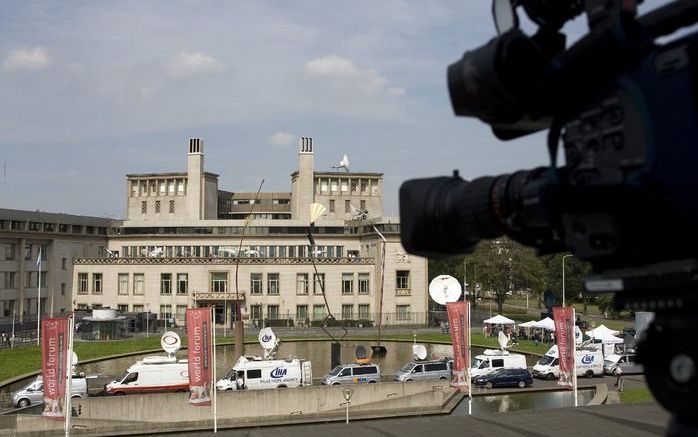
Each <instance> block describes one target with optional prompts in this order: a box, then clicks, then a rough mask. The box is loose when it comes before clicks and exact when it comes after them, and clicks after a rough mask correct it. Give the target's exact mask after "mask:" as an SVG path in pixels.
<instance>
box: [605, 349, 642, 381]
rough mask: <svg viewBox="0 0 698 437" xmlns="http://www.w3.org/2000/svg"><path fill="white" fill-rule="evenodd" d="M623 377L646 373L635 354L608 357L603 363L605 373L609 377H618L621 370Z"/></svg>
mask: <svg viewBox="0 0 698 437" xmlns="http://www.w3.org/2000/svg"><path fill="white" fill-rule="evenodd" d="M618 369H620V371H622V372H623V375H632V374H637V373H644V371H645V370H644V368H643V367H642V364H640V363H638V362H637V359H636V357H635V354H612V355H608V356H607V357H606V359H605V360H604V362H603V372H604V373H606V374H607V375H615V376H618V373H619V370H618Z"/></svg>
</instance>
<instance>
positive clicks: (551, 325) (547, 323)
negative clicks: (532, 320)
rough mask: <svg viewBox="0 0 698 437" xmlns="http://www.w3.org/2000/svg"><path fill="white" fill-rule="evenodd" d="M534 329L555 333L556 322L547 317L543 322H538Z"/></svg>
mask: <svg viewBox="0 0 698 437" xmlns="http://www.w3.org/2000/svg"><path fill="white" fill-rule="evenodd" d="M533 327H534V328H543V329H547V330H548V331H555V322H554V321H553V319H551V318H550V317H546V318H544V319H543V320H539V321H537V322H536V324H535V325H533Z"/></svg>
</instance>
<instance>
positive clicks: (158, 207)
mask: <svg viewBox="0 0 698 437" xmlns="http://www.w3.org/2000/svg"><path fill="white" fill-rule="evenodd" d="M168 204H169V208H168V212H169V213H170V214H174V212H175V201H174V200H170V201H168ZM154 208H155V214H160V213H161V212H162V206H161V202H160V201H159V200H156V201H155V202H154ZM141 214H148V201H147V200H143V201H141Z"/></svg>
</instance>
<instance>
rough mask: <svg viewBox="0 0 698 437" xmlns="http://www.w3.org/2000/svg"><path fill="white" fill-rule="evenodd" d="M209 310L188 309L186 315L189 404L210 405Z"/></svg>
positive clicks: (211, 375)
mask: <svg viewBox="0 0 698 437" xmlns="http://www.w3.org/2000/svg"><path fill="white" fill-rule="evenodd" d="M211 321H212V320H211V309H210V308H188V309H187V313H186V322H187V339H188V342H189V346H188V352H189V390H190V393H191V394H190V396H189V403H190V404H194V405H196V406H210V405H211V386H212V384H211V382H212V379H213V365H214V364H213V354H212V350H211V349H212V347H211Z"/></svg>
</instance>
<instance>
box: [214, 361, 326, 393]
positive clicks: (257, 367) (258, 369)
mask: <svg viewBox="0 0 698 437" xmlns="http://www.w3.org/2000/svg"><path fill="white" fill-rule="evenodd" d="M312 384H313V369H312V364H311V362H310V361H306V360H299V359H298V358H292V359H287V360H263V359H262V358H261V357H240V358H239V359H238V361H237V362H236V363H235V365H234V366H233V368H232V369H231V370H230V371H229V372H228V373H227V374H226V375H225V376H224V377H223V378H221V379H219V380H218V381H217V382H216V388H217V389H218V390H243V389H248V390H261V389H265V388H287V387H299V386H304V385H312Z"/></svg>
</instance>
